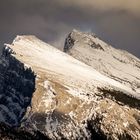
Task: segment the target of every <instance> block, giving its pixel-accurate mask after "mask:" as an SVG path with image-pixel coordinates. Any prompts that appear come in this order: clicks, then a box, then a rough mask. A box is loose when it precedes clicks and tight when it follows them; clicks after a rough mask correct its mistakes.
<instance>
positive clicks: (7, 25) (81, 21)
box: [0, 0, 140, 57]
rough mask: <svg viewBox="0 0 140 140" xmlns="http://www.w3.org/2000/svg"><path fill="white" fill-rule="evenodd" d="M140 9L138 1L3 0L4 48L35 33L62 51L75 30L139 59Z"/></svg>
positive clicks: (1, 32) (0, 24) (0, 7)
mask: <svg viewBox="0 0 140 140" xmlns="http://www.w3.org/2000/svg"><path fill="white" fill-rule="evenodd" d="M139 7H140V2H139V1H138V0H133V1H132V0H114V1H112V0H104V1H103V0H86V1H85V0H0V41H1V45H2V44H3V43H4V42H11V41H12V40H13V38H14V37H15V36H16V35H17V34H34V35H36V36H38V37H39V38H41V39H43V40H44V41H47V42H49V43H51V44H53V45H55V46H56V47H59V48H60V47H61V48H62V47H63V46H62V45H63V42H64V38H65V36H66V34H68V32H70V31H71V30H72V29H73V28H76V29H79V30H82V31H91V32H95V33H96V34H97V36H99V37H100V38H102V39H104V40H105V41H107V42H108V43H110V44H112V45H113V46H115V47H118V48H121V49H126V50H128V51H130V52H132V53H133V54H135V55H137V56H139V57H140V42H139V39H140V8H139Z"/></svg>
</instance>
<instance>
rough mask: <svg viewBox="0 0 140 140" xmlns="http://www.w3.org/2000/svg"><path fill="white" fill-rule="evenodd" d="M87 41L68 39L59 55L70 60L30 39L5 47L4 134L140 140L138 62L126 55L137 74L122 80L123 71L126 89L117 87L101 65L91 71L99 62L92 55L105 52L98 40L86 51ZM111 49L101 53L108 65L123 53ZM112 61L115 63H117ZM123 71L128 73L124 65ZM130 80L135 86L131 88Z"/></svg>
mask: <svg viewBox="0 0 140 140" xmlns="http://www.w3.org/2000/svg"><path fill="white" fill-rule="evenodd" d="M78 34H80V35H78ZM72 35H74V37H73V36H72ZM82 36H87V38H86V37H85V38H80V37H82ZM76 38H77V40H76ZM88 38H95V37H92V36H91V35H88V34H84V33H80V32H78V31H73V32H72V33H71V34H70V35H69V36H68V38H67V39H66V44H65V47H64V50H65V52H68V53H69V54H71V55H72V56H70V55H68V54H66V53H64V52H61V51H59V50H58V49H56V48H54V47H52V46H51V45H49V44H47V43H45V42H43V41H41V40H39V39H38V38H36V37H35V36H17V37H16V38H15V40H14V41H13V43H12V44H11V45H9V44H6V47H5V49H4V50H3V52H2V56H1V58H0V101H1V104H0V121H1V122H4V123H5V124H6V125H8V128H9V127H12V128H13V127H14V128H18V129H19V130H23V129H26V130H28V133H29V132H33V131H35V132H40V134H41V136H42V135H43V136H42V137H43V138H44V137H46V139H48V138H49V139H53V140H54V139H73V140H75V139H89V140H90V139H116V140H117V139H118V140H119V139H134V140H136V139H139V138H140V135H139V134H140V120H139V118H140V112H139V107H140V94H139V88H138V85H139V84H140V82H139V79H138V78H136V77H137V75H138V74H139V73H138V72H139V67H138V66H139V60H138V59H137V58H136V57H133V56H132V55H130V54H127V55H128V56H130V58H133V59H132V60H131V63H130V62H129V63H130V64H129V65H130V67H131V66H132V65H133V66H134V68H131V70H134V71H135V72H137V73H135V74H134V73H132V71H131V72H130V71H128V72H127V74H126V75H125V73H124V69H125V68H124V69H123V71H122V72H120V73H121V74H122V75H123V76H124V77H127V80H129V79H130V84H129V83H128V82H124V81H123V80H121V79H120V81H119V80H118V79H117V78H116V77H119V76H120V74H117V75H115V76H116V77H115V78H114V77H113V76H112V75H111V74H109V71H108V73H107V70H106V72H104V69H105V66H104V65H103V66H102V65H101V66H100V67H102V68H98V67H95V68H94V67H93V64H94V63H95V64H97V63H98V62H99V59H98V57H97V58H96V61H97V62H96V61H95V60H94V57H93V53H92V51H93V52H94V50H95V49H96V50H97V53H98V49H99V50H100V51H99V54H96V56H98V55H101V53H100V52H101V51H105V49H107V48H108V47H109V46H108V47H106V46H104V45H102V44H100V42H101V41H100V40H99V39H98V40H97V42H98V44H99V45H98V44H95V45H94V47H95V49H94V48H92V47H91V48H90V46H88V45H87V46H85V44H86V42H87V44H88V43H90V41H89V40H88ZM96 39H97V38H96ZM97 42H96V43H97ZM78 45H79V46H78ZM78 47H79V48H78ZM109 48H111V47H109ZM82 49H83V50H82ZM111 49H112V52H110V51H106V52H104V53H103V54H104V56H105V54H106V56H107V57H106V58H104V59H107V60H106V61H108V63H109V61H110V59H109V58H108V57H109V56H116V57H117V56H118V55H119V56H120V55H122V53H123V52H122V51H119V50H115V49H113V48H111ZM108 52H110V55H108ZM85 53H87V54H86V55H85ZM116 53H117V54H116ZM127 55H126V56H127ZM76 56H77V57H76ZM82 56H83V57H82ZM88 56H89V57H92V58H93V61H92V60H91V61H87V62H91V64H92V65H90V64H89V63H86V64H85V61H84V60H86V58H87V57H88ZM102 56H103V55H102ZM119 56H118V57H119ZM73 57H75V58H77V59H79V58H83V59H82V60H81V59H79V60H81V61H83V62H84V63H83V62H81V61H79V60H77V59H75V58H73ZM113 60H114V61H115V62H118V61H119V58H118V59H116V58H114V59H113ZM133 61H134V62H133ZM135 61H136V62H135ZM119 62H120V61H119ZM99 63H100V62H99ZM110 63H111V64H112V65H113V66H114V64H113V62H112V61H111V62H110ZM87 64H88V65H87ZM120 64H121V62H120ZM99 65H100V64H99ZM108 65H109V64H108ZM108 65H107V66H108ZM122 65H123V66H122ZM122 65H120V67H125V66H126V67H128V64H127V63H126V64H125V63H123V64H122ZM136 65H137V66H136ZM113 66H112V67H113ZM110 67H111V66H110ZM136 67H137V69H136ZM109 69H110V70H112V69H111V68H109ZM114 69H116V65H115V68H114ZM112 71H113V70H112ZM116 73H117V72H116ZM131 73H132V74H131ZM127 75H129V77H128V76H127ZM132 77H133V78H132ZM122 79H125V78H122ZM133 79H134V83H136V82H137V85H135V84H131V80H133ZM135 79H137V81H136V80H135ZM132 83H133V81H132ZM134 85H135V86H134ZM6 128H7V127H6ZM2 132H3V131H2ZM0 133H1V131H0ZM12 134H13V133H12ZM32 136H34V135H32ZM40 139H41V138H40Z"/></svg>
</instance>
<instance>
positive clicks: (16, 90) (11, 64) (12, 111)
mask: <svg viewBox="0 0 140 140" xmlns="http://www.w3.org/2000/svg"><path fill="white" fill-rule="evenodd" d="M11 53H12V52H11V49H10V48H5V49H4V50H3V53H2V56H1V57H0V121H2V122H5V123H7V124H9V125H11V126H17V125H19V124H20V121H21V119H22V118H23V116H24V114H25V112H26V109H27V107H28V106H30V103H31V99H32V96H33V93H34V91H35V74H34V72H33V71H32V70H31V68H27V67H26V66H25V64H23V63H21V62H20V61H19V60H17V59H16V58H14V57H13V56H12V55H11Z"/></svg>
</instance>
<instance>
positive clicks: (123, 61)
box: [64, 30, 140, 93]
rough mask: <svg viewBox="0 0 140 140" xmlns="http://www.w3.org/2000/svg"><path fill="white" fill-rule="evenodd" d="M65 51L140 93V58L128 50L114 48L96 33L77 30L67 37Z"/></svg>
mask: <svg viewBox="0 0 140 140" xmlns="http://www.w3.org/2000/svg"><path fill="white" fill-rule="evenodd" d="M64 51H65V52H67V53H68V54H70V55H71V56H73V57H74V58H76V59H78V60H80V61H82V62H84V63H85V64H87V65H89V66H92V67H93V68H94V69H96V70H97V71H99V72H100V73H102V74H103V75H106V76H107V77H110V78H111V79H114V80H116V81H118V82H120V83H122V84H124V85H126V86H128V87H130V88H132V89H133V90H134V91H136V92H137V93H140V60H139V59H138V58H137V57H135V56H134V55H132V54H130V53H128V52H127V51H124V50H119V49H115V48H113V47H112V46H110V45H108V44H107V43H105V42H103V41H102V40H100V39H99V38H97V36H96V35H94V34H88V33H82V32H80V31H77V30H73V31H72V32H71V33H70V34H69V35H68V37H67V38H66V41H65V46H64Z"/></svg>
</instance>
